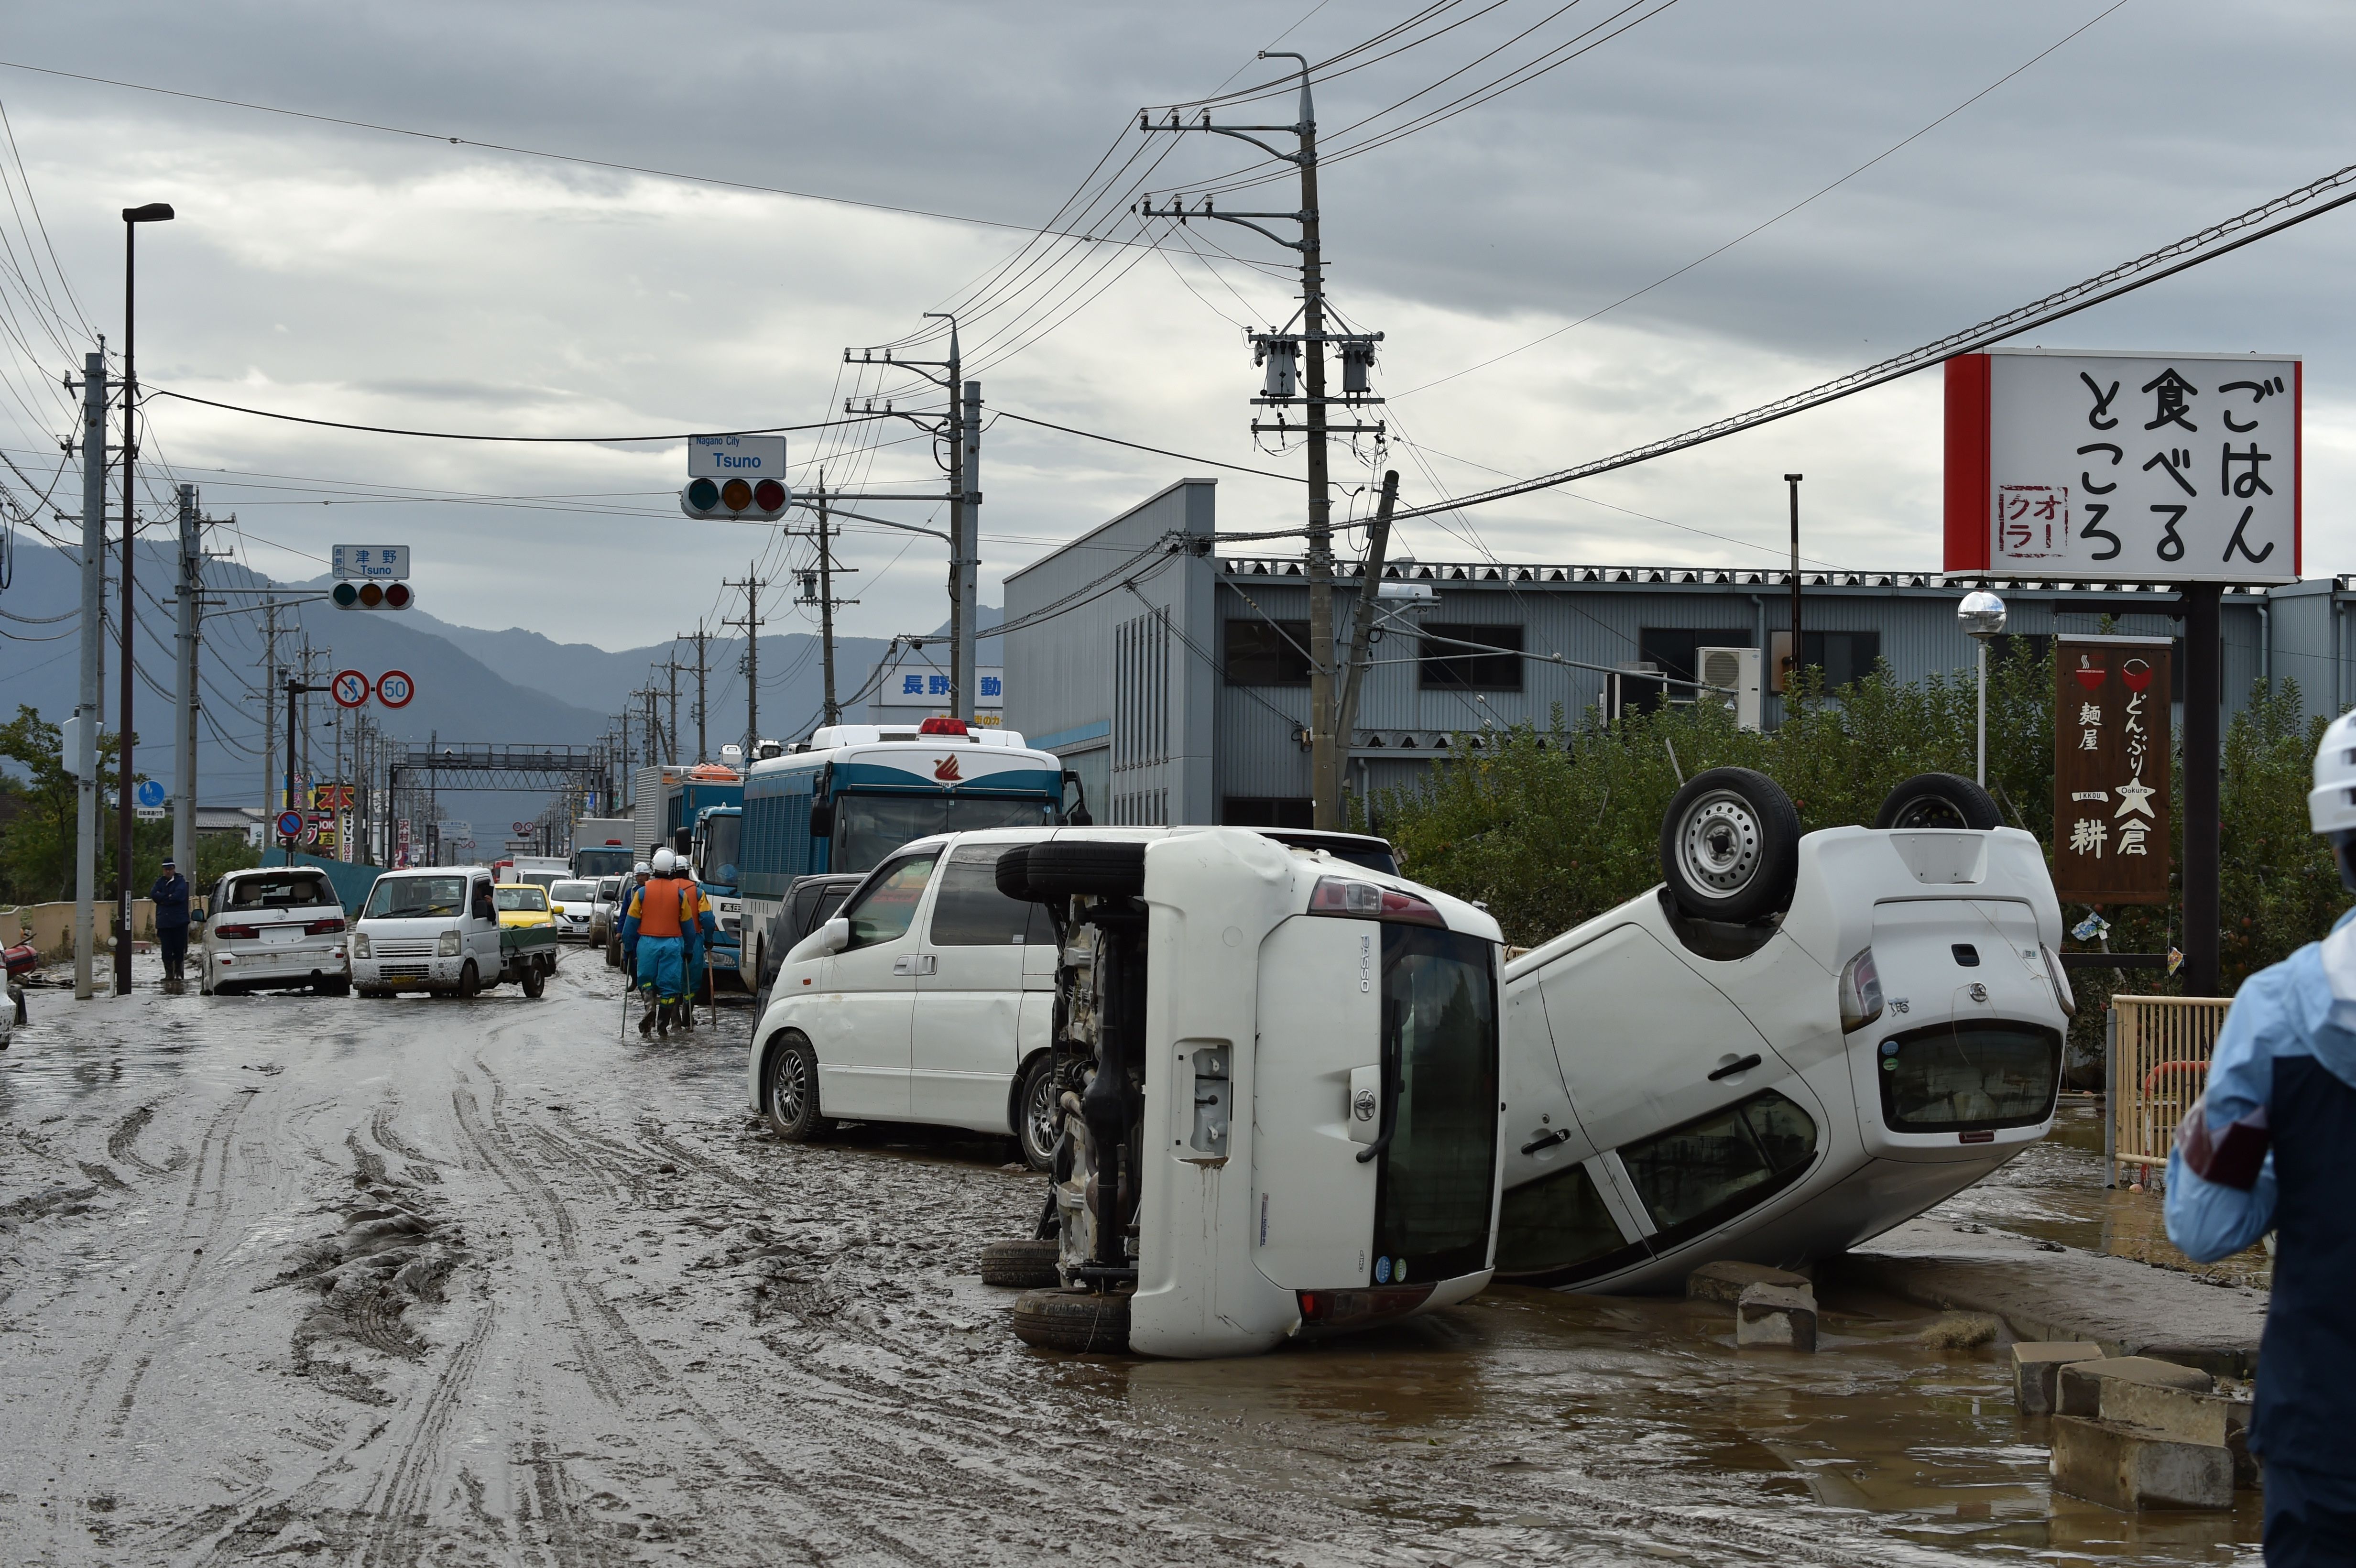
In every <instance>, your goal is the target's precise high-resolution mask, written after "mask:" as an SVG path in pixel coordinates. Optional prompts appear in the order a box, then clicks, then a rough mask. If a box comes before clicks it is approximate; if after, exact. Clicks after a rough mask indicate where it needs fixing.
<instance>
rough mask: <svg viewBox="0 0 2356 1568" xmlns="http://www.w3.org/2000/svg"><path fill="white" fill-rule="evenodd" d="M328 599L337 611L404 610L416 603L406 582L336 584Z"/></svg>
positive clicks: (415, 598) (415, 596) (415, 597)
mask: <svg viewBox="0 0 2356 1568" xmlns="http://www.w3.org/2000/svg"><path fill="white" fill-rule="evenodd" d="M328 597H329V598H331V599H333V600H334V601H335V602H336V608H337V609H338V610H406V609H408V608H409V607H410V606H411V605H412V604H414V603H417V595H416V594H414V593H412V592H410V588H409V584H408V583H406V582H338V583H337V584H336V587H335V591H334V592H332V593H330V594H329V595H328Z"/></svg>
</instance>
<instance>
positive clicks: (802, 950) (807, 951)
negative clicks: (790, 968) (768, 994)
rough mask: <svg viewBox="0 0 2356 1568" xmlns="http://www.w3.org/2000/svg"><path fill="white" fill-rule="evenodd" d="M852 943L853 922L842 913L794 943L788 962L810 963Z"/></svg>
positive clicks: (787, 958) (836, 952)
mask: <svg viewBox="0 0 2356 1568" xmlns="http://www.w3.org/2000/svg"><path fill="white" fill-rule="evenodd" d="M850 945H851V922H849V921H848V920H845V919H844V918H842V917H841V915H837V916H836V917H835V918H834V919H832V920H830V921H828V922H827V923H825V924H824V925H821V926H819V928H818V929H817V930H816V931H813V932H811V933H809V935H808V936H805V937H803V938H802V939H801V940H800V941H799V942H798V943H796V944H794V950H793V951H792V952H791V953H788V954H787V955H786V962H787V963H788V964H808V963H811V962H813V961H814V960H817V959H819V958H831V957H833V956H834V955H836V954H838V953H840V952H841V951H842V950H843V949H844V948H846V947H848V946H850Z"/></svg>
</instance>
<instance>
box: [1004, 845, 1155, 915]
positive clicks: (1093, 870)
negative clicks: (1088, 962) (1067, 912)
mask: <svg viewBox="0 0 2356 1568" xmlns="http://www.w3.org/2000/svg"><path fill="white" fill-rule="evenodd" d="M997 880H998V891H1000V892H1001V893H1003V894H1005V895H1006V896H1007V897H1008V898H1011V899H1019V900H1022V901H1024V902H1026V903H1037V902H1043V901H1047V900H1050V899H1062V898H1070V897H1073V896H1074V895H1080V896H1085V897H1090V898H1107V899H1128V898H1135V897H1137V896H1138V895H1139V894H1141V893H1142V892H1144V891H1145V846H1144V845H1142V844H1137V843H1126V844H1124V843H1103V842H1096V843H1090V842H1088V841H1087V840H1084V839H1083V840H1076V841H1071V842H1064V841H1058V842H1055V843H1052V844H1027V845H1023V846H1020V847H1018V848H1013V849H1010V850H1008V851H1007V852H1006V853H1005V854H1003V855H1001V856H1000V857H999V858H998V869H997Z"/></svg>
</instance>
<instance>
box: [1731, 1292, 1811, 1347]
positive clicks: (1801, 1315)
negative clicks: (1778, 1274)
mask: <svg viewBox="0 0 2356 1568" xmlns="http://www.w3.org/2000/svg"><path fill="white" fill-rule="evenodd" d="M1734 1342H1735V1343H1736V1344H1738V1345H1772V1346H1774V1347H1776V1348H1778V1349H1786V1350H1813V1349H1815V1348H1816V1296H1815V1292H1814V1291H1812V1290H1809V1289H1807V1288H1805V1287H1802V1288H1801V1289H1798V1290H1794V1289H1792V1288H1791V1287H1790V1286H1788V1285H1763V1284H1762V1285H1744V1286H1743V1287H1742V1295H1741V1296H1740V1298H1739V1299H1738V1300H1737V1301H1736V1302H1735V1305H1734Z"/></svg>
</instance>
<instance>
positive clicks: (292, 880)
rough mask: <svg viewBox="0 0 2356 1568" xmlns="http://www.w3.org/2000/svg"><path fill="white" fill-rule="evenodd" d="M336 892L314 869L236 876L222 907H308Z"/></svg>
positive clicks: (333, 897)
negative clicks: (265, 874)
mask: <svg viewBox="0 0 2356 1568" xmlns="http://www.w3.org/2000/svg"><path fill="white" fill-rule="evenodd" d="M335 901H336V895H335V894H334V893H333V892H331V891H328V888H327V878H325V877H322V876H321V875H319V873H318V872H316V871H282V872H280V873H278V874H277V875H275V876H261V877H237V878H233V879H231V880H230V884H229V891H228V892H227V893H226V894H225V895H224V896H223V897H222V899H221V908H223V909H308V908H312V907H315V906H316V905H319V904H331V903H334V902H335Z"/></svg>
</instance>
